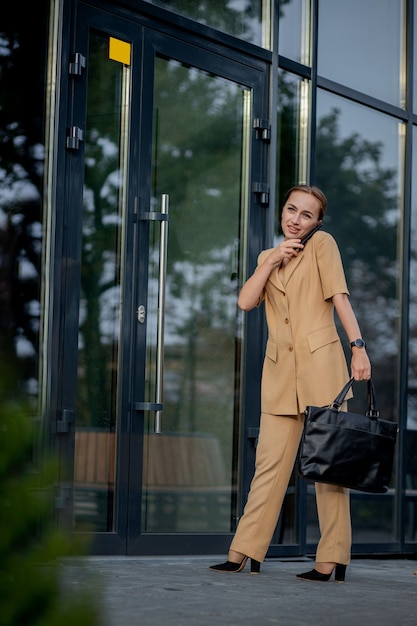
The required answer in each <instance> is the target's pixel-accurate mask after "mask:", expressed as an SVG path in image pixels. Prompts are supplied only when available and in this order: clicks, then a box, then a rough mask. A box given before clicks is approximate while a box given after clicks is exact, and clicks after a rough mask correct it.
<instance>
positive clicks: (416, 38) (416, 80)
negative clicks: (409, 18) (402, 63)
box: [413, 3, 417, 113]
mask: <svg viewBox="0 0 417 626" xmlns="http://www.w3.org/2000/svg"><path fill="white" fill-rule="evenodd" d="M413 22H414V24H413V25H414V30H413V113H415V112H416V111H417V7H416V6H415V3H414V20H413Z"/></svg>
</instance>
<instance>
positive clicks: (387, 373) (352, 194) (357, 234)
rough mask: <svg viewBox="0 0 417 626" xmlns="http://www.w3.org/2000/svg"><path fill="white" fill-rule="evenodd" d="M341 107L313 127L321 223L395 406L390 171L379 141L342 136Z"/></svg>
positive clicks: (388, 402)
mask: <svg viewBox="0 0 417 626" xmlns="http://www.w3.org/2000/svg"><path fill="white" fill-rule="evenodd" d="M339 116H340V111H338V110H336V109H334V110H332V111H331V112H330V113H329V114H328V115H326V116H323V117H322V118H321V119H320V120H319V122H318V126H317V153H316V163H317V178H316V183H317V185H318V186H319V187H322V188H323V189H324V190H325V192H326V195H327V197H328V200H329V213H328V215H326V219H325V228H326V229H327V230H328V231H329V232H331V233H332V234H333V235H334V236H335V238H336V240H337V241H338V243H339V246H340V248H341V252H342V257H343V262H344V265H345V268H346V274H347V279H348V285H349V289H350V292H351V299H352V304H353V306H354V308H355V311H356V313H357V315H358V318H359V321H360V325H361V329H362V333H363V335H364V337H366V338H367V339H368V342H369V352H370V356H371V359H372V363H373V368H374V369H373V371H374V377H375V380H376V381H377V384H378V395H379V396H381V394H384V395H385V394H386V395H385V397H384V398H382V397H381V402H383V403H384V406H385V407H386V410H388V411H390V410H394V407H395V397H394V389H395V385H396V377H395V375H393V372H395V371H396V364H397V353H398V341H399V337H398V329H397V328H396V322H397V317H398V294H397V284H398V266H397V226H398V219H399V214H398V197H397V193H396V183H397V172H396V171H395V170H393V169H389V168H384V167H382V165H381V155H382V152H383V149H384V145H383V143H382V142H370V141H367V140H366V139H364V138H363V137H362V136H360V135H359V134H358V133H352V134H351V135H349V136H347V137H345V138H342V137H341V133H340V127H339Z"/></svg>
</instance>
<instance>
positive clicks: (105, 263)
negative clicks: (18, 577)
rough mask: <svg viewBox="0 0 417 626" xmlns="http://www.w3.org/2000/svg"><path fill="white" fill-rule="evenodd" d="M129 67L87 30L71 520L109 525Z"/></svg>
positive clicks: (98, 526) (107, 528)
mask: <svg viewBox="0 0 417 626" xmlns="http://www.w3.org/2000/svg"><path fill="white" fill-rule="evenodd" d="M128 80H129V68H128V67H127V66H123V65H122V64H121V63H118V62H115V61H111V60H109V58H108V37H105V36H102V35H100V34H98V33H94V32H93V33H92V34H91V37H90V50H89V64H88V101H87V122H86V137H85V172H84V181H85V182H84V204H83V225H82V265H81V295H80V310H79V335H78V387H77V415H76V419H77V423H76V433H75V466H74V525H75V528H76V529H81V528H83V527H84V526H85V524H88V527H89V528H90V529H94V530H95V531H111V530H113V526H114V511H113V505H114V484H115V449H116V422H117V401H118V394H117V391H118V366H119V363H118V361H119V340H120V316H121V292H122V282H121V276H122V267H121V252H120V250H121V238H122V227H123V223H124V219H123V218H124V198H123V197H122V194H121V190H122V189H123V187H124V186H123V184H122V182H123V177H124V176H125V173H126V171H125V163H124V151H123V146H126V137H125V136H124V134H123V133H122V131H121V129H122V128H124V124H125V115H126V109H127V107H126V103H125V102H124V100H123V97H124V94H125V93H126V91H127V90H126V89H125V87H126V85H127V84H128Z"/></svg>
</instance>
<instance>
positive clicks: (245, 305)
mask: <svg viewBox="0 0 417 626" xmlns="http://www.w3.org/2000/svg"><path fill="white" fill-rule="evenodd" d="M300 242H301V240H300V239H284V241H281V243H280V244H279V245H278V246H277V247H276V248H274V249H273V250H272V251H271V252H270V254H268V256H267V257H266V259H264V261H263V263H262V264H261V265H259V266H258V267H257V268H256V270H255V272H254V273H253V274H252V276H251V277H250V278H248V280H247V281H246V282H245V284H244V285H243V287H242V289H241V291H240V293H239V298H238V301H237V304H238V307H239V308H240V309H242V311H250V310H251V309H253V308H254V307H255V306H257V305H258V304H259V302H260V298H261V296H262V293H263V290H264V287H265V284H266V282H267V280H268V278H269V275H270V274H271V272H272V270H274V269H276V268H277V267H281V265H282V264H283V263H284V262H287V261H288V260H289V259H292V257H294V256H297V254H298V253H299V251H300V250H302V249H303V247H304V246H303V245H302V243H300Z"/></svg>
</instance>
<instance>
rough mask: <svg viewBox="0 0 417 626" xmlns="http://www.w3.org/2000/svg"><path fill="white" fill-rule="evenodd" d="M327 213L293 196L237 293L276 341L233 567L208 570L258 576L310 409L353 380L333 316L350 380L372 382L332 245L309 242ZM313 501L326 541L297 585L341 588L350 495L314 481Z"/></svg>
mask: <svg viewBox="0 0 417 626" xmlns="http://www.w3.org/2000/svg"><path fill="white" fill-rule="evenodd" d="M326 207H327V200H326V197H325V195H324V194H323V192H322V191H320V189H318V188H317V187H310V186H307V185H297V186H295V187H293V188H291V189H290V190H289V191H288V192H287V195H286V197H285V200H284V206H283V210H282V217H281V227H282V231H283V233H284V240H283V241H282V242H281V243H280V244H279V245H278V246H277V247H276V248H273V249H271V250H265V251H263V252H262V253H261V254H260V255H259V258H258V267H257V268H256V270H255V272H254V274H253V275H252V276H251V277H250V278H249V279H248V280H247V281H246V283H245V284H244V285H243V288H242V290H241V292H240V294H239V299H238V306H239V307H240V308H241V309H243V310H244V311H250V310H251V309H253V308H254V307H256V306H259V304H260V303H261V302H262V301H265V311H266V319H267V324H268V333H269V334H268V342H267V346H266V353H265V360H264V366H263V372H262V385H261V421H260V430H259V438H258V445H257V450H256V464H255V475H254V477H253V480H252V484H251V488H250V492H249V496H248V500H247V503H246V506H245V510H244V513H243V516H242V517H241V519H240V522H239V525H238V528H237V531H236V534H235V536H234V538H233V541H232V544H231V546H230V550H229V554H228V560H227V561H226V562H225V563H220V564H218V565H213V566H211V568H210V569H213V570H215V571H220V572H240V571H242V570H243V568H244V567H245V565H246V561H247V560H248V558H250V559H251V572H252V573H257V572H259V568H260V562H261V561H263V559H264V557H265V554H266V552H267V550H268V547H269V544H270V541H271V538H272V535H273V533H274V530H275V527H276V524H277V521H278V517H279V514H280V511H281V507H282V503H283V500H284V497H285V493H286V490H287V486H288V483H289V480H290V477H291V473H292V470H293V467H294V463H295V459H296V456H297V451H298V447H299V443H300V439H301V435H302V430H303V421H304V409H305V407H306V406H307V405H315V406H325V405H327V404H330V402H332V401H333V400H334V398H335V397H336V396H337V394H338V393H339V391H340V389H341V388H342V387H343V385H344V384H345V383H346V382H347V380H348V379H349V374H348V368H347V365H346V359H345V356H344V352H343V348H342V345H341V342H340V338H339V336H338V334H337V330H336V326H335V320H334V309H336V311H337V314H338V317H339V319H340V321H341V323H342V325H343V328H344V330H345V332H346V334H347V336H348V339H349V342H350V345H351V350H352V359H351V373H352V376H353V377H354V379H355V380H357V381H359V380H369V378H370V376H371V366H370V362H369V359H368V356H367V353H366V349H365V342H364V341H363V340H362V336H361V332H360V329H359V325H358V322H357V320H356V317H355V314H354V312H353V310H352V307H351V305H350V301H349V291H348V289H347V286H346V279H345V275H344V271H343V266H342V262H341V258H340V253H339V249H338V247H337V244H336V242H335V240H334V239H333V237H332V236H331V235H330V234H328V233H325V232H323V231H321V230H319V231H318V232H316V233H315V234H314V235H313V236H312V237H311V238H310V240H309V241H308V243H306V244H305V246H304V245H303V243H302V239H303V238H304V237H305V236H306V235H308V234H309V233H311V231H312V230H313V229H315V228H316V227H318V226H320V225H321V223H322V220H323V217H324V214H325V212H326ZM350 396H351V394H349V396H348V397H350ZM316 499H317V510H318V517H319V526H320V533H321V538H320V541H319V544H318V547H317V554H316V564H315V568H314V569H313V570H311V571H309V572H305V573H303V574H299V575H298V577H299V578H303V579H308V580H318V581H327V580H329V579H330V577H331V575H332V573H333V570H335V578H336V580H339V581H342V580H344V578H345V571H346V566H347V565H348V564H349V562H350V549H351V534H352V533H351V522H350V505H349V490H348V489H344V488H341V487H337V486H334V485H327V484H319V483H317V484H316Z"/></svg>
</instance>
